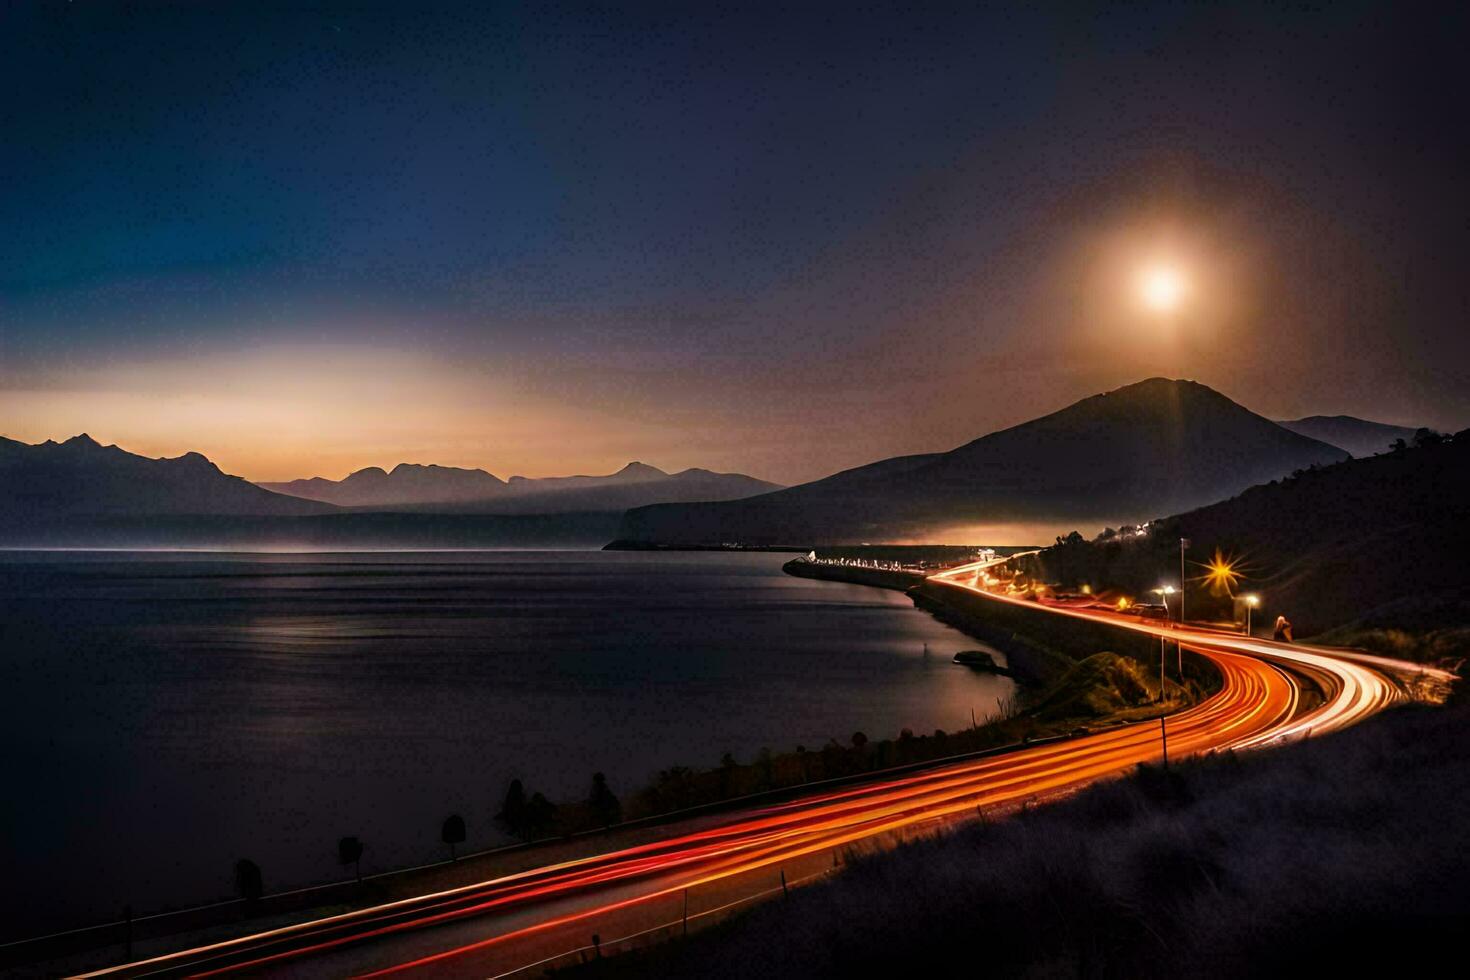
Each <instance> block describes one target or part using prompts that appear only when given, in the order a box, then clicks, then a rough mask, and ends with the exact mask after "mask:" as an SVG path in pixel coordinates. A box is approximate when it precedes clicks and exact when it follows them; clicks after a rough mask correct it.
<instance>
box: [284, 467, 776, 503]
mask: <svg viewBox="0 0 1470 980" xmlns="http://www.w3.org/2000/svg"><path fill="white" fill-rule="evenodd" d="M261 486H263V487H266V488H268V489H271V490H276V491H279V492H281V493H290V494H294V495H296V496H299V497H306V498H309V499H312V500H325V501H329V502H331V503H334V504H340V505H342V506H344V507H356V508H359V509H366V508H374V509H389V510H395V511H413V512H419V511H436V512H441V513H459V514H558V513H560V514H569V513H607V512H610V511H616V512H619V513H621V512H622V511H625V510H627V509H628V508H630V507H641V506H644V505H645V504H654V503H666V502H687V501H696V500H734V499H737V498H740V497H750V496H754V495H756V494H759V493H768V492H770V491H772V490H779V489H780V485H779V484H775V483H767V482H766V481H765V480H757V479H755V478H754V477H749V476H745V475H743V474H740V473H714V472H711V471H710V470H702V469H688V470H682V471H681V472H678V473H665V472H664V471H663V470H661V469H659V468H657V467H655V466H649V465H648V464H646V463H637V462H634V463H629V464H628V465H627V466H625V467H623V468H622V469H621V470H618V471H617V472H616V473H611V474H608V475H606V476H555V477H546V478H544V479H530V478H527V477H524V476H513V477H511V478H510V480H509V482H502V481H501V480H499V479H497V478H496V477H494V476H491V475H490V474H489V473H486V472H485V471H484V470H461V469H454V468H453V467H448V466H411V465H409V464H406V463H405V464H400V465H398V466H396V467H394V468H393V472H392V473H385V472H384V471H383V470H381V469H379V468H378V467H375V466H374V467H369V468H368V469H365V470H358V471H357V472H356V473H353V474H352V475H351V476H349V477H347V478H346V479H344V480H340V481H332V480H323V479H321V478H320V477H317V478H315V479H311V480H294V481H292V482H290V483H263V484H261Z"/></svg>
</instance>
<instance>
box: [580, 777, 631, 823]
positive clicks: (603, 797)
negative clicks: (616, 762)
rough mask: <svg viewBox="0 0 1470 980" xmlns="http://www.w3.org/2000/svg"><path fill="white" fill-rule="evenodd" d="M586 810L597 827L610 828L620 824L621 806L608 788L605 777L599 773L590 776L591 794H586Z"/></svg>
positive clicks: (621, 817) (621, 816)
mask: <svg viewBox="0 0 1470 980" xmlns="http://www.w3.org/2000/svg"><path fill="white" fill-rule="evenodd" d="M587 810H588V812H589V813H591V814H592V820H593V822H594V823H596V824H597V825H598V826H599V827H611V826H612V825H613V824H615V823H621V822H622V819H623V805H622V804H621V803H619V802H618V798H617V797H616V796H614V795H613V791H612V790H611V789H609V788H608V785H607V777H606V776H604V775H603V774H602V773H600V772H594V773H593V774H592V792H590V793H589V794H587Z"/></svg>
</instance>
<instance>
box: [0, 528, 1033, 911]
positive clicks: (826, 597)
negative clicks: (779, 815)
mask: <svg viewBox="0 0 1470 980" xmlns="http://www.w3.org/2000/svg"><path fill="white" fill-rule="evenodd" d="M786 557H787V556H783V555H773V554H727V553H704V554H682V555H681V554H668V555H662V554H661V555H650V554H638V553H595V552H594V553H459V554H394V555H383V554H355V555H189V554H65V553H54V554H35V553H12V554H8V555H3V556H0V624H3V625H0V630H3V643H0V667H3V672H4V677H5V680H6V684H5V690H6V694H5V704H4V710H3V711H0V742H3V744H4V745H5V746H6V755H7V757H8V758H9V759H10V760H11V761H10V762H8V763H7V766H6V768H7V770H8V771H7V775H6V781H7V784H8V785H7V787H6V793H5V802H4V804H3V805H0V833H3V834H4V837H5V839H6V840H8V841H12V842H15V843H16V844H17V846H16V847H14V848H11V849H9V850H10V854H11V857H12V859H13V860H14V861H15V866H14V867H13V868H9V869H6V874H5V877H6V878H7V879H8V880H9V881H10V882H11V884H12V886H13V887H8V888H7V889H5V902H6V904H7V905H14V906H15V907H14V908H12V909H10V910H8V911H7V916H6V921H7V927H6V932H7V934H9V933H13V934H16V935H19V934H27V933H32V932H35V931H37V930H38V929H42V928H49V927H51V926H57V927H61V926H68V925H75V924H79V923H80V922H82V921H90V920H94V919H99V918H109V917H112V916H114V915H116V914H117V913H118V911H119V910H120V909H121V907H122V906H123V905H124V904H125V903H129V902H130V903H132V904H133V905H134V906H135V907H136V908H137V909H138V910H139V911H140V912H141V911H146V910H151V909H155V908H157V907H159V906H160V905H163V904H165V903H172V904H188V903H193V902H197V901H204V900H210V899H213V898H218V897H227V896H228V895H229V893H230V891H231V879H230V871H231V866H232V863H233V862H234V860H235V859H236V858H239V857H242V856H248V857H251V858H253V859H254V860H256V861H257V862H258V863H259V864H260V865H261V866H262V868H263V870H264V873H265V877H266V884H267V887H268V888H269V889H270V890H276V889H280V888H285V887H290V886H294V885H300V884H306V883H311V882H315V881H321V880H328V879H334V878H338V877H340V876H341V869H340V868H338V867H337V865H336V861H335V856H336V855H335V847H336V840H337V838H338V837H340V836H342V835H344V834H357V835H359V836H361V837H362V838H363V839H364V840H365V841H366V842H367V843H368V851H367V855H366V857H365V860H364V867H363V870H364V872H365V873H367V872H371V871H376V870H380V869H385V868H389V867H394V866H399V865H404V864H409V863H417V862H422V861H427V860H435V859H439V858H441V857H442V856H443V848H442V845H440V844H439V841H438V829H439V823H440V821H441V820H442V819H443V818H444V816H445V815H447V814H448V813H450V812H456V811H457V812H459V813H462V814H463V815H464V816H465V818H466V821H467V823H468V826H469V840H468V842H467V847H469V848H476V847H483V846H490V845H493V844H496V843H500V842H502V841H501V838H500V837H499V836H498V834H497V833H496V832H495V831H494V830H493V828H492V826H491V815H492V814H493V813H494V812H495V810H496V809H497V807H498V804H499V801H500V798H501V795H502V794H503V792H504V789H505V785H506V783H507V782H508V781H509V780H510V779H511V778H512V777H515V776H519V777H520V778H522V779H524V780H526V781H527V783H528V785H529V787H530V788H532V789H536V790H541V791H543V792H545V793H547V795H548V796H551V797H552V798H553V799H571V798H580V797H581V796H583V795H584V794H585V791H586V785H587V783H588V782H589V779H590V775H591V773H592V772H593V771H596V770H602V771H604V772H606V773H607V774H608V777H609V780H610V782H611V783H612V785H613V787H614V789H615V790H616V791H617V792H619V793H620V795H622V796H623V797H624V799H625V800H626V799H627V798H629V797H631V795H632V792H633V791H634V790H635V789H636V788H637V787H639V786H641V785H643V784H644V783H646V782H647V780H648V779H649V778H650V777H651V776H652V775H653V774H654V773H655V771H656V770H658V769H660V768H666V767H668V766H673V765H689V766H694V767H709V766H714V765H715V764H717V762H718V760H719V758H720V756H721V754H722V753H724V752H726V751H730V752H733V753H734V754H735V756H736V757H737V758H738V759H739V760H740V761H742V762H744V761H749V760H750V759H751V758H752V757H753V755H754V754H755V753H756V752H757V751H758V750H759V749H760V748H761V747H762V746H769V747H771V748H772V749H773V750H776V751H787V750H790V749H792V748H794V747H795V746H796V745H798V744H803V745H806V746H807V747H808V748H811V749H816V748H819V747H820V746H821V745H822V744H823V743H824V742H825V741H826V740H827V739H829V738H836V739H838V740H839V741H842V742H846V741H847V739H848V738H849V737H850V735H851V734H852V732H853V731H855V730H862V731H863V732H865V733H866V734H867V735H868V736H869V737H871V738H883V737H891V736H893V735H895V734H897V732H898V731H899V729H900V728H902V727H905V726H907V727H910V728H913V729H914V730H915V731H917V732H926V731H932V730H933V729H934V728H945V729H948V730H954V729H957V728H960V727H963V726H964V725H968V724H969V721H970V711H971V709H972V708H973V709H974V710H975V711H976V712H977V713H978V714H980V715H981V716H983V715H984V714H986V713H987V712H988V711H991V710H993V709H994V707H995V702H996V698H997V697H1000V696H1004V695H1005V694H1007V693H1009V692H1010V690H1011V684H1010V682H1009V681H1007V680H1004V679H1002V678H997V677H991V676H984V675H977V674H974V673H972V672H970V671H969V670H966V669H964V668H960V667H956V666H954V665H952V664H951V663H950V662H949V660H950V657H951V656H952V655H953V653H954V652H955V651H956V650H959V649H964V648H976V647H979V646H980V644H978V643H976V642H975V641H974V640H971V639H969V638H967V637H965V636H964V635H963V634H961V633H959V632H957V631H955V630H952V629H950V628H949V627H946V626H944V625H942V624H940V623H938V622H936V621H935V620H934V619H932V618H931V617H930V616H928V615H927V614H925V613H922V612H919V611H918V610H916V609H914V608H913V607H912V604H911V603H910V602H909V600H908V599H907V598H906V597H904V596H902V595H901V594H898V593H895V592H888V591H884V590H879V589H870V588H864V587H861V586H849V585H841V584H834V583H825V582H816V581H811V580H807V579H797V578H792V577H790V576H787V575H784V574H783V573H782V572H781V570H780V566H781V564H782V562H783V561H784V560H785V559H786ZM926 643H927V644H928V647H929V656H927V657H926V656H925V655H924V646H925V644H926ZM20 801H25V802H24V806H22V805H21V803H20Z"/></svg>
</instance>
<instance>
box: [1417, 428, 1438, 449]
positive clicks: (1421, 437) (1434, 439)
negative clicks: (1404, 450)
mask: <svg viewBox="0 0 1470 980" xmlns="http://www.w3.org/2000/svg"><path fill="white" fill-rule="evenodd" d="M1442 442H1444V436H1443V435H1441V434H1440V433H1438V432H1435V431H1434V430H1433V429H1420V430H1418V431H1417V432H1415V433H1414V447H1415V448H1416V449H1422V448H1423V447H1425V446H1438V445H1439V444H1440V443H1442Z"/></svg>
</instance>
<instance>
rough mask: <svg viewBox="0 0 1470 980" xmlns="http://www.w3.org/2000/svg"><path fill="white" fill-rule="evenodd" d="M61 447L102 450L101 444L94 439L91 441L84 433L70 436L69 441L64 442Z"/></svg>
mask: <svg viewBox="0 0 1470 980" xmlns="http://www.w3.org/2000/svg"><path fill="white" fill-rule="evenodd" d="M62 445H63V446H72V447H75V448H77V449H101V448H102V444H101V443H100V442H98V441H97V440H96V439H93V438H92V437H91V436H89V435H88V434H87V433H85V432H83V433H81V434H79V435H74V436H72V437H71V438H70V439H68V440H66V442H63V443H62Z"/></svg>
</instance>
